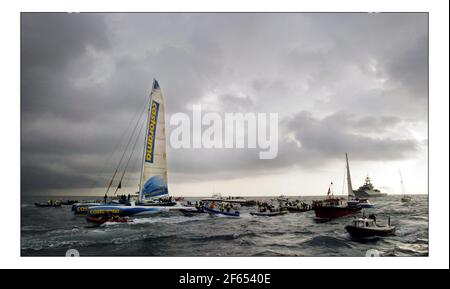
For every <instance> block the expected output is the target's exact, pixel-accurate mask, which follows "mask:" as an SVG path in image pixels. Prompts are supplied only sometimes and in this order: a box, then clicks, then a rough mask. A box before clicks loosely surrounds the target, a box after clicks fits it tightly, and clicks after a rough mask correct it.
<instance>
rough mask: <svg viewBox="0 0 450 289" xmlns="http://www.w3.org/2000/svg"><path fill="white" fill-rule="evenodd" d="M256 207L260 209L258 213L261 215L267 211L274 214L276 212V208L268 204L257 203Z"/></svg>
mask: <svg viewBox="0 0 450 289" xmlns="http://www.w3.org/2000/svg"><path fill="white" fill-rule="evenodd" d="M256 206H257V207H258V211H259V212H260V213H265V212H267V211H269V212H271V213H272V212H273V211H275V206H274V205H272V204H269V203H267V202H261V201H257V202H256Z"/></svg>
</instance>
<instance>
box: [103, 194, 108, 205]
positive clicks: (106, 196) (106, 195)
mask: <svg viewBox="0 0 450 289" xmlns="http://www.w3.org/2000/svg"><path fill="white" fill-rule="evenodd" d="M107 198H108V194H105V197H104V198H103V199H104V200H105V204H106V199H107Z"/></svg>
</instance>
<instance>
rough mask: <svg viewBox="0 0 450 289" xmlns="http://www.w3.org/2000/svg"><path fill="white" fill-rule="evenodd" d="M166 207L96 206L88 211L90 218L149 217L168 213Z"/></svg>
mask: <svg viewBox="0 0 450 289" xmlns="http://www.w3.org/2000/svg"><path fill="white" fill-rule="evenodd" d="M167 211H168V210H167V208H166V207H156V206H151V207H148V206H114V205H110V206H95V207H90V208H89V209H88V215H90V216H104V215H118V216H120V217H131V216H133V217H134V216H147V215H152V214H157V213H161V212H167Z"/></svg>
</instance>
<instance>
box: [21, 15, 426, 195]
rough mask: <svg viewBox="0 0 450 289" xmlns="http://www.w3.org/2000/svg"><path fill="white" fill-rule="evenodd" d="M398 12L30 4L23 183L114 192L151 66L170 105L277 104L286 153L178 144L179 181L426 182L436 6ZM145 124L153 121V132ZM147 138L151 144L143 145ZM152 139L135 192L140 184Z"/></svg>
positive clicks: (298, 185)
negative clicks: (152, 10) (86, 9)
mask: <svg viewBox="0 0 450 289" xmlns="http://www.w3.org/2000/svg"><path fill="white" fill-rule="evenodd" d="M427 17H428V16H427V14H423V13H422V14H420V13H401V14H398V13H387V14H363V13H361V14H345V13H341V14H332V13H325V14H318V13H311V14H247V13H239V14H180V13H174V14H165V13H158V14H145V13H139V14H27V13H25V14H22V16H21V120H22V127H21V137H22V139H21V141H22V155H21V161H22V171H21V185H22V193H23V194H61V193H65V194H71V195H81V194H87V193H90V194H98V195H103V194H104V192H105V187H106V185H107V183H108V181H109V179H108V178H109V177H110V176H111V175H112V173H113V171H114V169H115V166H116V165H117V163H118V160H119V158H120V155H121V150H122V149H123V147H124V146H125V143H126V141H127V138H129V137H128V135H127V133H128V131H130V130H129V129H128V130H127V127H128V125H129V124H130V121H133V119H134V118H135V116H136V115H138V114H139V112H140V111H141V110H142V107H143V105H145V101H146V97H147V96H148V93H149V92H150V89H151V85H152V79H153V77H155V78H157V79H158V81H159V83H160V85H161V88H162V91H163V93H164V96H165V99H166V113H167V117H166V124H167V132H168V133H170V132H171V130H172V129H174V127H170V126H169V122H168V121H169V119H170V116H171V115H173V114H174V113H177V112H185V113H188V114H190V113H191V112H192V105H194V104H201V105H202V107H203V108H204V109H205V110H207V111H215V112H219V113H226V112H276V113H278V114H279V153H278V157H277V158H275V159H272V160H260V159H259V157H258V151H259V150H255V149H240V150H239V149H174V148H171V147H170V144H169V145H168V152H167V155H168V166H169V191H170V192H171V193H172V194H174V195H184V196H189V195H210V194H212V193H213V192H221V193H222V194H224V195H227V194H233V195H280V194H287V195H320V194H323V195H324V194H326V190H327V188H328V184H329V183H330V182H331V181H333V182H334V184H335V185H334V190H335V194H341V193H342V187H343V178H344V169H345V162H344V161H345V152H348V153H349V158H350V165H351V171H352V180H353V185H354V187H358V186H359V185H361V184H362V183H363V180H364V178H365V176H366V175H367V174H368V175H369V176H370V177H372V179H373V183H374V185H375V186H376V187H378V188H380V189H381V190H382V191H384V192H387V193H392V194H394V193H400V192H401V188H400V179H399V173H398V171H399V169H401V171H402V175H403V179H404V182H405V185H406V189H407V191H408V192H409V193H427V182H428V179H427V172H428V169H427V149H428V138H427V134H428V128H427V127H428V123H427V111H428V94H427V90H428V79H427V78H428V24H427V22H428V18H427ZM142 139H143V137H142ZM142 146H143V142H142V145H141V147H140V148H139V151H142ZM140 158H141V154H140V153H136V155H135V156H133V158H132V161H131V162H130V170H129V173H127V175H126V178H125V180H126V181H125V184H124V190H123V192H126V193H128V192H129V191H130V192H131V191H135V190H136V189H137V182H138V176H139V162H140Z"/></svg>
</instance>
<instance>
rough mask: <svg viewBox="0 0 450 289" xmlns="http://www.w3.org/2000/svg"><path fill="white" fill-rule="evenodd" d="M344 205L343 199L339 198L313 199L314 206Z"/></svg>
mask: <svg viewBox="0 0 450 289" xmlns="http://www.w3.org/2000/svg"><path fill="white" fill-rule="evenodd" d="M340 205H342V200H341V199H338V198H329V199H325V200H314V201H312V208H317V207H324V206H340Z"/></svg>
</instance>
